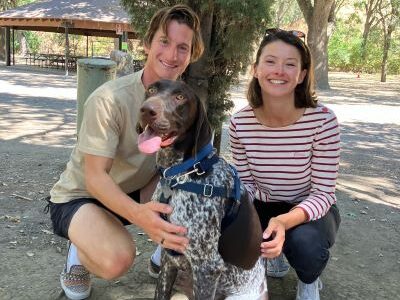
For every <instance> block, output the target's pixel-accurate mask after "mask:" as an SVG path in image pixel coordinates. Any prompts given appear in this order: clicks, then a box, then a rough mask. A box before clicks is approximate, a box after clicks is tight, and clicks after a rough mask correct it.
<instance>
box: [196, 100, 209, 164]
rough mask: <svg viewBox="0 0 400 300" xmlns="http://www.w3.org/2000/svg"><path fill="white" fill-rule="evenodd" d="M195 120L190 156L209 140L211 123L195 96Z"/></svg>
mask: <svg viewBox="0 0 400 300" xmlns="http://www.w3.org/2000/svg"><path fill="white" fill-rule="evenodd" d="M196 101H197V120H196V121H195V123H194V124H195V126H196V129H195V140H194V141H195V143H194V147H193V150H192V151H193V153H192V156H194V155H195V154H196V153H197V152H198V151H199V150H200V149H202V148H203V147H204V146H205V145H207V144H208V143H209V142H210V141H211V125H210V122H209V121H208V118H207V111H206V108H205V105H204V103H203V102H202V101H201V100H200V99H199V97H197V96H196Z"/></svg>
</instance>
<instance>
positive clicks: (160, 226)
mask: <svg viewBox="0 0 400 300" xmlns="http://www.w3.org/2000/svg"><path fill="white" fill-rule="evenodd" d="M160 213H163V214H170V213H172V208H171V206H169V205H167V204H163V203H159V202H154V201H150V202H148V203H146V204H140V207H139V208H138V210H137V211H136V213H135V222H134V223H135V224H136V225H138V226H139V227H141V228H142V229H143V230H144V231H145V232H146V233H147V235H148V236H149V237H150V238H151V239H152V240H153V241H154V242H156V243H158V244H160V245H161V246H163V247H165V248H168V249H172V250H175V251H177V252H180V253H183V252H184V251H185V250H186V248H187V246H188V244H189V240H188V239H187V238H186V237H185V236H184V235H185V234H186V233H187V230H186V229H185V228H184V227H182V226H177V225H174V224H171V223H169V222H167V221H165V220H163V219H162V218H161V216H160Z"/></svg>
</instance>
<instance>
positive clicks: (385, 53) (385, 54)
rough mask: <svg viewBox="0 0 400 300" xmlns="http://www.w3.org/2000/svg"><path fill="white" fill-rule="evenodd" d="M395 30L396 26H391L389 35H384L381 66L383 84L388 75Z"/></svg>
mask: <svg viewBox="0 0 400 300" xmlns="http://www.w3.org/2000/svg"><path fill="white" fill-rule="evenodd" d="M393 30H394V26H390V25H389V28H388V32H387V34H385V35H384V38H385V40H384V41H383V55H382V64H381V82H386V75H387V61H388V56H389V49H390V44H391V41H392V32H393Z"/></svg>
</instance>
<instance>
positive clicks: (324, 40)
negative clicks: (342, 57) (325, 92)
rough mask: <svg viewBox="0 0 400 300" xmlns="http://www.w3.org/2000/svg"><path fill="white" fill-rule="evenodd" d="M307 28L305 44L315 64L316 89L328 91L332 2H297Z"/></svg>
mask: <svg viewBox="0 0 400 300" xmlns="http://www.w3.org/2000/svg"><path fill="white" fill-rule="evenodd" d="M297 3H298V4H299V6H300V9H301V11H302V13H303V16H304V19H305V21H306V23H307V26H308V35H307V43H308V46H309V47H310V50H311V53H312V55H313V58H314V63H315V79H316V83H317V87H318V88H320V89H329V80H328V41H329V39H328V21H329V20H332V13H331V9H334V8H333V4H334V0H314V1H312V0H297Z"/></svg>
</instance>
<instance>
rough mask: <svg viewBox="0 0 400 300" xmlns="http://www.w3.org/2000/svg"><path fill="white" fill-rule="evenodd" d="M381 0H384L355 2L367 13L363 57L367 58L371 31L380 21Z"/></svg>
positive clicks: (363, 37)
mask: <svg viewBox="0 0 400 300" xmlns="http://www.w3.org/2000/svg"><path fill="white" fill-rule="evenodd" d="M381 2H382V0H363V1H360V2H356V3H355V4H354V7H355V8H361V9H363V11H364V13H365V22H364V29H363V35H362V43H361V58H362V59H365V55H366V46H367V41H368V36H369V32H370V31H371V30H372V29H374V28H375V26H376V25H378V23H379V16H378V7H379V4H380V3H381Z"/></svg>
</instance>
